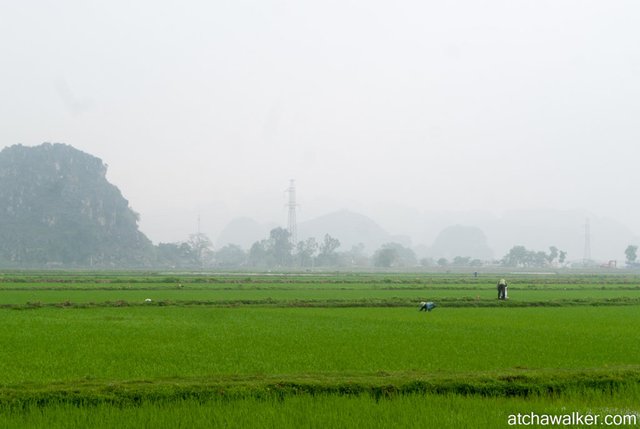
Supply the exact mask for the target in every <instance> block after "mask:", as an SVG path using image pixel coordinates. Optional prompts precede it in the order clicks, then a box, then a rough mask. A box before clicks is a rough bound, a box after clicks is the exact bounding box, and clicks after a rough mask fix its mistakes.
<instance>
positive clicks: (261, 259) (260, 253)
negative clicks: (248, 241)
mask: <svg viewBox="0 0 640 429" xmlns="http://www.w3.org/2000/svg"><path fill="white" fill-rule="evenodd" d="M268 243H269V241H268V240H260V241H256V242H255V243H253V244H252V245H251V248H250V249H249V256H248V262H249V265H251V266H252V267H263V268H264V267H270V266H272V264H273V262H272V259H273V258H272V256H271V253H270V251H269V244H268Z"/></svg>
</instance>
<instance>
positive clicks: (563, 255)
mask: <svg viewBox="0 0 640 429" xmlns="http://www.w3.org/2000/svg"><path fill="white" fill-rule="evenodd" d="M566 259H567V252H565V251H564V250H560V251H559V252H558V262H560V264H564V261H565V260H566Z"/></svg>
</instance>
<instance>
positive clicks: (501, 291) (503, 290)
mask: <svg viewBox="0 0 640 429" xmlns="http://www.w3.org/2000/svg"><path fill="white" fill-rule="evenodd" d="M507 287H508V286H507V281H506V280H505V279H500V281H499V282H498V299H507Z"/></svg>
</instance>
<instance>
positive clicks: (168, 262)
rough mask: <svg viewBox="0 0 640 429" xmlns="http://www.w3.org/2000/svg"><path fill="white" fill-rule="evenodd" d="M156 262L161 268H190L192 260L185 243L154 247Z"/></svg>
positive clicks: (189, 250)
mask: <svg viewBox="0 0 640 429" xmlns="http://www.w3.org/2000/svg"><path fill="white" fill-rule="evenodd" d="M156 260H157V264H158V265H159V266H163V267H171V268H190V267H192V266H193V260H194V258H193V256H192V254H191V248H190V247H189V245H188V244H187V243H159V244H158V246H156Z"/></svg>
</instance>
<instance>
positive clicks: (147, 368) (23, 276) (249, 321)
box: [0, 272, 640, 428]
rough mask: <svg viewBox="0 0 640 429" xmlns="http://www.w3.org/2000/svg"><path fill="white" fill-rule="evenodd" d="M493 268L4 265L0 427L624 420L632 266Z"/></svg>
mask: <svg viewBox="0 0 640 429" xmlns="http://www.w3.org/2000/svg"><path fill="white" fill-rule="evenodd" d="M499 276H504V275H485V274H481V275H480V276H479V277H478V278H475V277H473V276H471V275H469V274H446V275H445V274H410V275H409V274H388V273H387V274H331V275H320V274H318V275H288V276H287V275H251V276H250V275H247V274H239V275H233V274H224V275H222V274H220V275H214V274H206V275H194V274H190V275H187V274H171V275H167V274H153V273H49V272H43V273H35V272H32V273H5V274H3V275H2V276H0V306H1V308H0V345H1V347H0V427H44V426H47V427H52V428H56V427H248V426H252V427H355V426H358V427H452V428H453V427H510V425H509V424H508V423H509V417H510V416H513V415H516V414H518V413H523V414H526V413H529V414H530V413H540V414H542V413H547V414H554V415H562V414H568V413H571V412H579V413H583V414H593V415H599V416H602V417H601V418H604V416H605V415H614V416H624V419H626V420H620V421H622V423H623V424H622V426H626V427H638V424H640V421H638V420H640V416H639V413H640V329H639V328H640V276H637V277H636V276H633V275H624V276H623V275H569V274H562V275H523V274H519V275H515V274H514V275H511V276H510V277H508V280H509V282H510V286H509V298H510V299H509V300H508V301H506V302H503V301H498V300H497V299H496V296H497V293H496V291H495V281H496V280H497V278H498V277H499ZM146 299H150V300H151V302H145V300H146ZM423 300H430V301H434V302H436V303H437V304H438V307H437V308H436V309H435V310H434V311H432V312H429V313H425V312H419V311H418V307H417V304H418V302H419V301H423ZM619 418H620V419H623V417H619ZM573 427H580V426H579V425H578V426H573Z"/></svg>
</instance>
